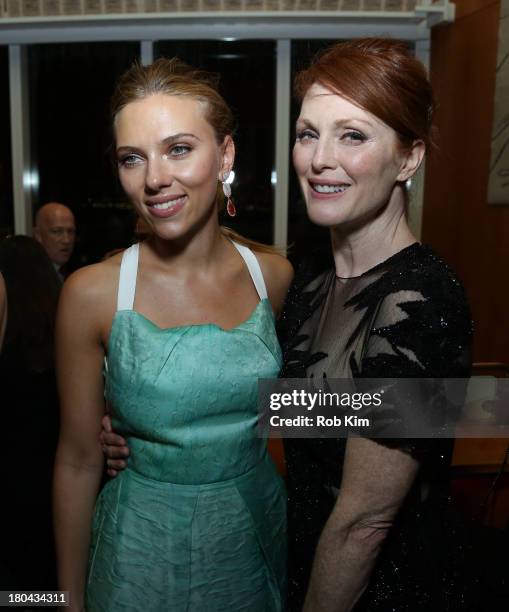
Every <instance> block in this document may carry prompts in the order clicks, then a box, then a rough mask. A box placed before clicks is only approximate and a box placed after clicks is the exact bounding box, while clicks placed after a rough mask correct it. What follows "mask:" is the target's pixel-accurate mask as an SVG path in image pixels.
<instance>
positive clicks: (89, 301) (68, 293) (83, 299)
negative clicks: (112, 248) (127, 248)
mask: <svg viewBox="0 0 509 612" xmlns="http://www.w3.org/2000/svg"><path fill="white" fill-rule="evenodd" d="M121 260H122V254H121V253H119V254H118V255H115V256H113V257H110V258H109V259H107V260H105V261H101V262H100V263H96V264H92V265H89V266H84V267H83V268H80V269H79V270H76V272H74V273H73V274H71V276H69V278H68V279H67V280H66V281H65V283H64V286H63V289H62V300H64V299H65V300H67V301H72V303H73V304H76V305H78V306H81V307H91V308H94V309H95V308H96V307H97V305H101V304H106V305H109V304H110V303H113V302H114V300H115V299H116V295H117V289H118V278H119V272H120V262H121Z"/></svg>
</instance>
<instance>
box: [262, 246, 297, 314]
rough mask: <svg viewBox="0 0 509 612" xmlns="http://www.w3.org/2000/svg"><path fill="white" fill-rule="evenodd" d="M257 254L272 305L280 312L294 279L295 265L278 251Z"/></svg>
mask: <svg viewBox="0 0 509 612" xmlns="http://www.w3.org/2000/svg"><path fill="white" fill-rule="evenodd" d="M256 256H257V258H258V261H259V262H260V267H261V269H262V272H263V277H264V279H265V283H266V285H267V292H268V294H269V299H270V301H271V303H272V307H273V309H274V311H275V312H276V313H278V312H279V311H280V310H281V309H282V307H283V304H284V301H285V297H286V294H287V292H288V289H289V288H290V283H291V282H292V280H293V275H294V271H293V266H292V264H291V263H290V262H289V261H288V259H286V257H283V256H282V255H278V254H277V253H265V252H257V253H256Z"/></svg>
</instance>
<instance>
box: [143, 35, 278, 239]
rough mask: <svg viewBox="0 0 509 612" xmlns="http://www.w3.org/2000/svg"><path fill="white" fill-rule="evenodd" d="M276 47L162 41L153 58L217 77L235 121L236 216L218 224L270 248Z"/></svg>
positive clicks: (257, 43)
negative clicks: (175, 60) (172, 59)
mask: <svg viewBox="0 0 509 612" xmlns="http://www.w3.org/2000/svg"><path fill="white" fill-rule="evenodd" d="M275 54H276V45H275V42H274V41H265V40H263V41H260V40H257V41H175V42H174V41H172V42H170V41H160V42H158V43H156V44H155V46H154V57H155V58H157V57H175V56H176V57H179V58H180V59H181V60H183V61H185V62H187V63H188V64H191V65H192V66H195V67H198V68H202V69H205V70H208V71H211V72H216V73H218V74H219V75H220V81H219V89H220V92H221V94H222V95H223V97H224V98H225V100H226V101H227V102H228V104H229V105H230V108H231V109H232V111H233V113H234V115H235V117H236V119H237V131H236V134H235V145H236V158H235V165H234V172H235V179H234V182H233V184H232V198H233V200H234V201H235V204H236V207H237V216H236V217H235V218H234V219H232V218H231V217H228V216H227V215H226V213H223V215H222V218H221V222H222V223H224V224H225V225H228V226H229V227H232V228H233V229H235V230H237V231H238V232H240V233H241V234H243V235H245V236H247V237H249V238H253V239H255V240H259V241H261V242H265V243H268V244H272V233H273V229H272V228H273V208H274V204H273V202H274V197H273V186H272V183H271V177H272V172H273V170H274V141H275V126H274V118H275V68H276V56H275Z"/></svg>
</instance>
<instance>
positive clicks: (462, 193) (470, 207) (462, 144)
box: [423, 0, 509, 363]
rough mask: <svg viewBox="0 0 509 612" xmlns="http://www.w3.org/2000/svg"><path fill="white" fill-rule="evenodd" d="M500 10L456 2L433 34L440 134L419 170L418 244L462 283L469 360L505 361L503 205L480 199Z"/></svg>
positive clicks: (507, 315) (507, 260) (508, 342)
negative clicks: (468, 313) (451, 16)
mask: <svg viewBox="0 0 509 612" xmlns="http://www.w3.org/2000/svg"><path fill="white" fill-rule="evenodd" d="M499 9H500V3H499V1H498V0H496V1H495V2H493V1H489V0H458V2H457V19H456V21H455V22H454V23H452V24H450V25H447V26H441V27H438V28H435V29H434V31H433V35H432V46H431V50H432V51H431V80H432V83H433V85H434V88H435V91H436V94H437V98H438V100H439V109H438V112H437V126H438V129H439V132H440V136H439V141H438V144H439V151H438V152H436V153H433V154H432V156H431V157H430V159H429V161H428V164H427V167H426V194H425V201H424V212H423V241H424V242H426V243H428V244H430V245H431V246H432V247H433V248H434V249H435V250H436V251H437V252H438V253H439V254H440V255H442V257H444V259H445V260H446V261H447V262H448V263H450V265H451V266H452V267H453V268H454V269H455V270H456V272H457V273H458V275H459V277H460V278H461V280H462V281H463V283H464V285H465V287H466V290H467V293H468V296H469V299H470V303H471V306H472V312H473V318H474V322H475V335H474V361H502V362H506V363H509V206H507V207H506V206H498V207H497V206H490V205H488V203H487V187H488V169H489V163H490V138H491V129H492V120H493V96H494V90H495V67H496V57H497V38H498V25H499Z"/></svg>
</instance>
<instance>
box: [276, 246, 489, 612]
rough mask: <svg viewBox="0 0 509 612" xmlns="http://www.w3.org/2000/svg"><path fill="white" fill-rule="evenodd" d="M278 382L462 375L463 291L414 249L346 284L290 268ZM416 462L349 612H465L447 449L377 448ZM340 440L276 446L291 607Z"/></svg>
mask: <svg viewBox="0 0 509 612" xmlns="http://www.w3.org/2000/svg"><path fill="white" fill-rule="evenodd" d="M279 336H280V340H281V342H282V346H283V354H284V366H283V371H282V374H281V375H282V376H284V377H293V378H297V377H314V378H315V379H323V378H324V377H329V378H346V377H354V378H356V377H366V378H378V377H386V378H398V377H412V378H429V377H437V378H438V377H466V376H468V375H469V372H470V344H471V336H472V324H471V318H470V313H469V308H468V305H467V302H466V298H465V295H464V291H463V289H462V287H461V285H460V283H459V281H458V280H457V279H456V277H455V276H454V274H453V273H452V271H451V270H450V269H449V268H448V267H447V265H446V264H445V263H444V262H443V261H442V260H441V259H440V258H439V257H437V256H436V255H435V254H434V253H433V251H432V250H431V249H430V248H428V247H426V246H423V245H420V244H417V243H415V244H413V245H411V246H409V247H407V248H405V249H403V250H402V251H400V252H399V253H397V254H396V255H394V256H393V257H391V258H390V259H388V260H387V261H385V262H382V263H381V264H379V265H377V266H376V267H374V268H372V269H371V270H369V271H368V272H366V273H364V274H362V275H361V276H359V277H356V278H349V279H341V278H337V277H336V276H335V273H334V269H333V266H332V262H331V261H330V259H329V260H325V261H324V259H323V258H317V257H311V258H310V259H309V260H307V261H306V262H304V264H303V265H302V266H301V269H300V271H299V273H298V274H297V276H296V279H295V282H294V285H293V287H292V289H291V290H290V293H289V295H288V299H287V304H286V308H285V311H284V314H283V317H282V319H281V322H280V325H279ZM377 442H379V443H384V444H386V445H390V446H393V447H394V446H397V447H401V448H402V450H405V451H406V452H409V453H412V454H413V455H414V456H415V457H417V458H418V459H419V461H420V463H421V469H420V472H419V476H418V478H417V480H416V482H415V484H414V486H413V488H412V490H411V492H410V494H409V495H408V497H407V499H406V501H405V502H404V504H403V507H402V508H401V509H400V512H399V514H398V516H397V518H396V521H395V523H394V525H393V527H392V530H391V533H390V535H389V537H388V539H387V541H386V542H385V545H384V548H383V551H382V553H381V555H380V556H379V559H378V562H377V565H376V568H375V570H374V572H373V574H372V576H371V579H370V583H369V586H368V588H367V590H366V592H365V593H364V595H363V597H362V599H361V601H360V602H358V604H357V606H356V607H355V610H356V612H360V611H361V610H362V611H369V612H379V611H384V612H385V611H389V610H391V611H397V612H404V611H407V610H408V611H409V612H410V611H424V610H434V612H437V611H451V612H452V611H456V610H458V611H459V610H469V609H474V608H471V607H469V606H470V604H469V603H468V602H473V601H474V600H475V599H476V597H477V595H478V592H477V591H478V589H477V582H476V579H475V577H474V576H471V577H469V576H467V575H466V573H465V572H466V570H462V571H459V569H458V568H459V566H460V565H461V557H462V555H464V553H465V550H463V549H464V548H465V545H464V540H463V539H462V536H460V535H458V536H457V537H456V532H455V529H456V527H455V520H454V515H453V512H452V509H451V507H450V504H449V500H448V498H447V489H446V485H447V478H448V466H449V463H450V457H451V452H452V441H450V440H440V441H436V440H435V441H432V440H422V439H421V440H380V439H377ZM345 446H346V440H344V439H340V440H333V439H287V440H285V452H286V459H287V468H288V485H289V533H290V556H289V558H290V567H289V572H290V600H289V610H291V611H297V610H299V611H300V610H301V608H302V603H303V598H304V595H305V592H306V589H307V584H308V580H309V573H310V569H311V561H312V559H313V555H314V551H315V547H316V544H317V541H318V538H319V535H320V533H321V531H322V529H323V527H324V524H325V522H326V521H327V518H328V516H329V514H330V512H331V510H332V508H333V506H334V503H335V501H336V496H337V493H338V491H339V489H340V487H341V471H342V464H343V459H344V452H345Z"/></svg>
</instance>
